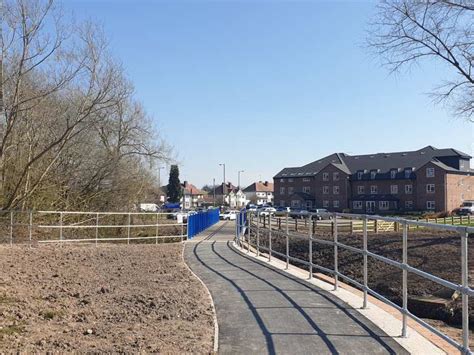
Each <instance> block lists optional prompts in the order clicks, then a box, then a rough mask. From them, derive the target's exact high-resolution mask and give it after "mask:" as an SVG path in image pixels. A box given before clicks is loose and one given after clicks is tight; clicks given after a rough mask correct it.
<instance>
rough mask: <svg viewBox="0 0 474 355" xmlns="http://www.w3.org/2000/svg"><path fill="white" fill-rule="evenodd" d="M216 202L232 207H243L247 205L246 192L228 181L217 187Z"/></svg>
mask: <svg viewBox="0 0 474 355" xmlns="http://www.w3.org/2000/svg"><path fill="white" fill-rule="evenodd" d="M215 190H216V203H218V204H220V205H226V206H229V207H230V208H241V207H244V206H246V205H247V203H248V200H247V198H246V196H245V193H244V192H243V191H242V189H240V188H239V187H236V186H234V185H233V184H232V183H230V182H228V183H225V184H221V185H219V186H217V187H216V189H215Z"/></svg>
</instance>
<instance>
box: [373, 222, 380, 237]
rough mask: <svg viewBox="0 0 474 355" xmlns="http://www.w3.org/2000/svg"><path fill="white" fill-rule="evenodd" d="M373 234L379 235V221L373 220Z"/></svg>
mask: <svg viewBox="0 0 474 355" xmlns="http://www.w3.org/2000/svg"><path fill="white" fill-rule="evenodd" d="M374 233H375V234H378V233H379V221H378V220H377V219H375V220H374Z"/></svg>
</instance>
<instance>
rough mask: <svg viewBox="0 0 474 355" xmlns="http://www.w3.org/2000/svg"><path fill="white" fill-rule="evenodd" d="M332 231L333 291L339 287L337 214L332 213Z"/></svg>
mask: <svg viewBox="0 0 474 355" xmlns="http://www.w3.org/2000/svg"><path fill="white" fill-rule="evenodd" d="M332 216H333V218H332V220H333V225H334V228H333V233H334V236H333V237H334V291H337V289H338V287H339V276H338V273H339V267H338V247H337V243H338V242H337V215H336V213H333V215H332Z"/></svg>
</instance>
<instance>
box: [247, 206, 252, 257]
mask: <svg viewBox="0 0 474 355" xmlns="http://www.w3.org/2000/svg"><path fill="white" fill-rule="evenodd" d="M247 220H248V221H249V223H248V225H249V227H248V233H249V234H248V237H249V238H248V240H249V249H250V226H251V225H252V212H250V211H249V212H247Z"/></svg>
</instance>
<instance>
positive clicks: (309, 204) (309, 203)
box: [306, 200, 313, 208]
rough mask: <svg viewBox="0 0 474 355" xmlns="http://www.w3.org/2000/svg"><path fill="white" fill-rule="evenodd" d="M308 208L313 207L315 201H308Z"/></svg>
mask: <svg viewBox="0 0 474 355" xmlns="http://www.w3.org/2000/svg"><path fill="white" fill-rule="evenodd" d="M306 208H313V201H309V200H308V201H306Z"/></svg>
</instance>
